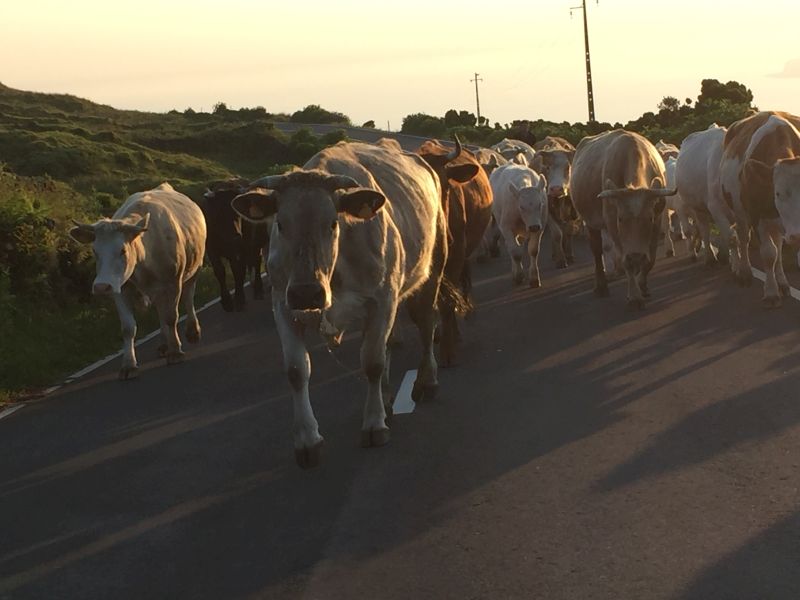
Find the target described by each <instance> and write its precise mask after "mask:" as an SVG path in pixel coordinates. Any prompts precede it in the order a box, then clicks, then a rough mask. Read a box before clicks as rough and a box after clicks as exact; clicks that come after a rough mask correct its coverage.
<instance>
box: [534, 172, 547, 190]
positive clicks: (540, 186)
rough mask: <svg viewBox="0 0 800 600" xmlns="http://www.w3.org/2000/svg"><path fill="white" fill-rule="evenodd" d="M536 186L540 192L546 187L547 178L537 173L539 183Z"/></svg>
mask: <svg viewBox="0 0 800 600" xmlns="http://www.w3.org/2000/svg"><path fill="white" fill-rule="evenodd" d="M536 187H537V189H539V190H540V191H542V192H543V191H545V190H546V189H547V178H546V177H545V176H544V175H539V183H538V184H537V185H536Z"/></svg>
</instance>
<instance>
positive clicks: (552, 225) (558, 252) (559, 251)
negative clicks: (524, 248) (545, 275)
mask: <svg viewBox="0 0 800 600" xmlns="http://www.w3.org/2000/svg"><path fill="white" fill-rule="evenodd" d="M547 226H548V228H549V229H550V236H551V237H552V238H553V239H552V242H553V261H554V262H555V263H556V268H557V269H566V268H567V257H566V256H565V255H564V232H563V230H562V229H561V225H560V224H559V223H558V222H557V221H556V220H555V219H554V218H553V216H552V215H549V216H548V218H547ZM528 249H529V250H530V242H529V246H528Z"/></svg>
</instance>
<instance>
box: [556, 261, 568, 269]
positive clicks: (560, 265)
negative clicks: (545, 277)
mask: <svg viewBox="0 0 800 600" xmlns="http://www.w3.org/2000/svg"><path fill="white" fill-rule="evenodd" d="M567 264H568V263H567V261H566V260H558V261H556V269H566V268H567Z"/></svg>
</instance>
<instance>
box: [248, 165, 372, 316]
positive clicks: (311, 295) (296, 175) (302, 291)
mask: <svg viewBox="0 0 800 600" xmlns="http://www.w3.org/2000/svg"><path fill="white" fill-rule="evenodd" d="M252 185H253V188H252V189H250V190H249V191H247V192H245V193H243V194H239V195H238V196H236V197H235V198H234V199H233V201H232V206H233V209H234V210H235V211H236V212H237V213H239V214H240V215H241V216H242V217H243V218H244V219H247V220H248V221H252V222H255V223H263V222H266V221H267V220H268V219H269V218H270V217H272V216H274V218H275V220H274V224H273V227H272V235H271V237H270V255H269V270H270V273H271V274H273V273H274V275H275V280H274V282H275V283H277V282H278V281H279V279H278V277H280V278H281V279H283V280H284V283H285V285H286V290H285V293H286V297H285V301H286V304H287V306H288V307H289V309H291V310H292V311H299V312H308V311H315V312H316V311H321V310H325V309H327V308H329V307H330V305H331V302H332V295H331V278H332V276H333V271H334V268H335V266H336V259H337V257H338V254H339V235H340V232H339V229H340V226H346V227H347V226H351V225H353V224H356V223H359V222H363V221H368V220H370V219H372V218H373V217H375V215H377V214H378V212H379V211H380V210H381V208H382V207H383V205H384V203H385V202H386V197H385V196H384V195H383V194H382V193H381V192H378V191H376V190H373V189H369V188H363V187H360V185H359V183H358V182H357V181H355V180H354V179H352V178H351V177H347V176H345V175H331V174H328V173H325V172H323V171H317V170H310V171H303V170H298V171H294V172H292V173H288V174H285V175H275V176H271V177H265V178H263V179H260V180H258V181H256V182H254V183H253V184H252Z"/></svg>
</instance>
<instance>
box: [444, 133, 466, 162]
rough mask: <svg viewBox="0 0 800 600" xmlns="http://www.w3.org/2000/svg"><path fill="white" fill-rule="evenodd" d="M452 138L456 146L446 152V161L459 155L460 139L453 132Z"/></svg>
mask: <svg viewBox="0 0 800 600" xmlns="http://www.w3.org/2000/svg"><path fill="white" fill-rule="evenodd" d="M453 140H454V141H455V143H456V147H455V148H454V149H453V150H452V151H451V152H449V153H448V154H447V161H448V162H449V161H451V160H455V159H456V158H458V157H459V156H460V155H461V150H462V147H461V140H459V139H458V136H457V135H455V134H453Z"/></svg>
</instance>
